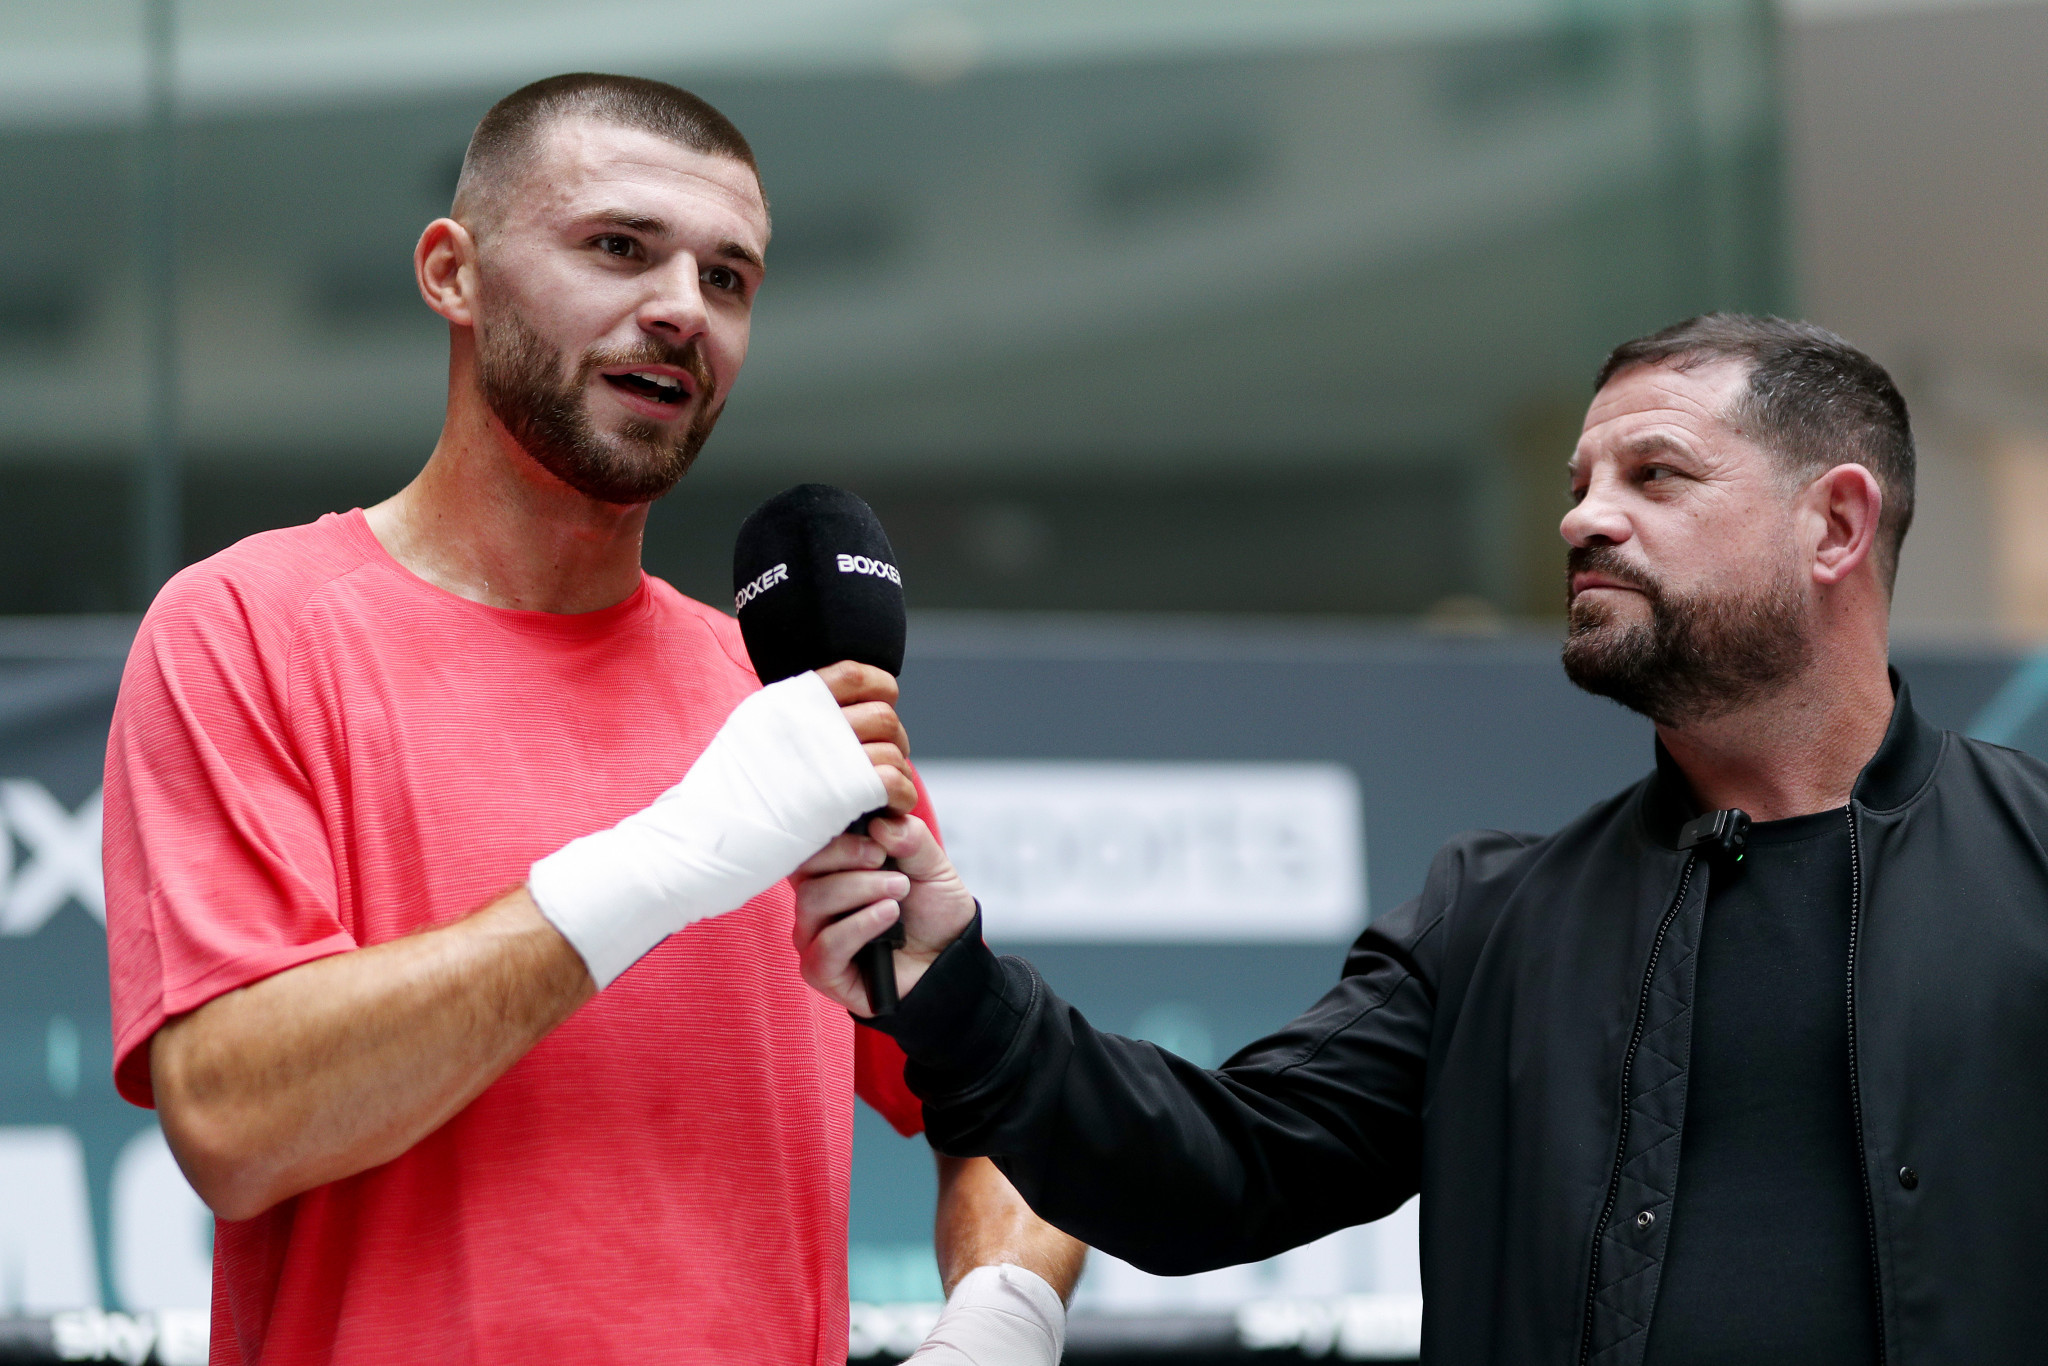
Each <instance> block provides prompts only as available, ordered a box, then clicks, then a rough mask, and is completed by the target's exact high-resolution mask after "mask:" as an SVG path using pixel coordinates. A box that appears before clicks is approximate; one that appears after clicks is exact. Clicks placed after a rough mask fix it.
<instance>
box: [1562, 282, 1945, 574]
mask: <svg viewBox="0 0 2048 1366" xmlns="http://www.w3.org/2000/svg"><path fill="white" fill-rule="evenodd" d="M1721 360H1733V361H1741V362H1744V363H1746V364H1747V365H1748V366H1749V384H1748V386H1747V388H1746V389H1745V390H1744V392H1743V395H1742V397H1741V399H1739V400H1738V401H1737V404H1736V411H1735V412H1733V413H1730V414H1728V417H1729V418H1730V419H1731V420H1733V421H1734V422H1736V423H1738V424H1739V425H1741V426H1742V427H1744V428H1746V429H1748V430H1749V431H1750V432H1751V433H1752V434H1753V435H1754V437H1755V439H1756V441H1757V443H1758V444H1759V445H1761V446H1763V447H1764V448H1765V449H1767V450H1769V451H1770V452H1771V453H1772V454H1773V455H1775V456H1776V457H1777V458H1778V460H1779V461H1780V462H1781V465H1782V468H1783V471H1784V473H1785V475H1786V476H1787V477H1788V479H1790V480H1791V481H1793V482H1795V483H1797V484H1801V485H1803V484H1805V483H1807V482H1809V481H1811V480H1813V479H1815V478H1818V477H1819V476H1820V475H1822V474H1824V473H1826V472H1827V471H1828V470H1831V469H1833V468H1834V467H1835V466H1837V465H1845V464H1855V465H1861V466H1863V467H1864V468H1865V469H1867V470H1869V471H1870V473H1871V475H1872V476H1873V477H1874V478H1875V479H1876V480H1877V486H1878V488H1879V489H1880V490H1881V491H1882V492H1883V494H1884V510H1883V511H1882V512H1881V513H1880V514H1879V516H1878V523H1877V544H1876V546H1875V547H1874V548H1873V550H1874V554H1875V557H1876V560H1877V570H1878V577H1879V580H1880V582H1882V583H1883V584H1884V588H1885V592H1886V593H1890V592H1891V589H1892V583H1893V581H1894V580H1895V579H1896V578H1897V577H1898V573H1899V543H1900V542H1901V541H1903V540H1905V539H1906V529H1907V528H1908V527H1910V526H1912V525H1913V474H1914V466H1915V460H1914V455H1913V424H1912V421H1911V419H1910V418H1909V417H1908V416H1907V414H1906V400H1905V398H1904V396H1903V395H1901V394H1900V393H1899V389H1898V386H1897V385H1895V384H1893V383H1892V377H1891V376H1890V375H1888V374H1886V373H1885V369H1884V367H1883V366H1882V365H1879V364H1878V363H1877V362H1876V361H1874V360H1872V359H1871V358H1870V357H1868V356H1866V355H1864V354H1863V353H1862V352H1861V351H1858V350H1857V349H1856V348H1855V347H1853V346H1851V345H1849V343H1848V342H1846V341H1843V340H1842V339H1841V338H1840V337H1838V336H1836V335H1835V334H1834V333H1832V332H1830V331H1828V330H1827V329H1826V328H1824V327H1816V326H1814V325H1813V324H1812V323H1803V322H1791V321H1788V320H1786V319H1784V318H1759V317H1754V316H1751V315H1749V314H1745V313H1705V314H1701V315H1700V316H1699V317H1696V318H1687V319H1686V320H1685V321H1684V322H1682V323H1674V324H1672V325H1671V326H1670V327H1667V328H1665V329H1664V330H1662V331H1661V332H1652V333H1650V335H1648V336H1646V337H1637V338H1636V339H1635V340H1634V341H1626V342H1623V343H1622V344H1621V345H1620V346H1617V347H1615V348H1614V350H1613V351H1612V352H1610V353H1608V356H1607V363H1606V364H1604V365H1602V366H1601V367H1600V373H1599V374H1598V375H1597V376H1595V377H1594V380H1593V392H1594V393H1596V394H1597V393H1599V392H1600V390H1601V389H1603V388H1605V387H1606V385H1607V381H1609V380H1610V379H1613V378H1614V377H1615V375H1617V374H1619V373H1620V372H1621V371H1623V370H1625V369H1627V368H1628V367H1630V366H1632V365H1663V364H1673V365H1675V367H1676V368H1677V369H1680V370H1688V369H1691V368H1692V367H1693V366H1696V365H1706V364H1709V363H1711V362H1713V361H1721Z"/></svg>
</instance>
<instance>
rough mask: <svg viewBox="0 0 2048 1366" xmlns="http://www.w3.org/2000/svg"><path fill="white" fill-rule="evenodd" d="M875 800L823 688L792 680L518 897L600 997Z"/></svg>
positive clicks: (813, 681) (752, 703) (874, 785)
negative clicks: (535, 909) (669, 940)
mask: <svg viewBox="0 0 2048 1366" xmlns="http://www.w3.org/2000/svg"><path fill="white" fill-rule="evenodd" d="M888 800H889V797H888V793H887V791H886V790H885V789H884V788H883V786H882V779H881V775H879V774H878V773H876V772H875V766H874V764H873V763H872V762H871V761H870V760H869V759H868V756H867V752H866V751H865V750H863V749H862V748H861V743H860V741H859V740H858V739H857V738H855V736H854V733H853V729H852V727H850V726H848V725H847V724H846V718H845V717H844V716H842V715H841V714H840V711H839V703H838V701H837V700H836V699H834V697H833V696H832V690H831V689H830V688H827V687H826V686H825V680H824V679H822V678H820V677H818V676H817V675H816V674H814V673H801V674H798V675H796V676H795V677H794V678H785V679H783V680H782V681H781V682H780V683H776V684H773V685H771V686H769V687H766V688H763V689H761V691H759V692H757V693H755V694H753V695H752V696H750V697H748V698H747V699H746V700H745V701H744V702H741V703H740V704H739V706H738V707H736V708H735V709H734V710H733V713H732V715H731V716H729V717H727V718H726V722H725V724H724V725H723V726H721V727H719V731H718V734H717V735H715V736H713V737H712V738H711V743H710V744H709V745H707V746H706V747H705V749H704V753H703V754H701V755H699V756H698V759H697V762H696V763H694V764H692V765H691V766H690V771H689V772H688V773H686V774H684V775H683V780H682V781H681V782H679V783H677V784H676V785H675V786H674V787H672V788H670V789H669V790H668V791H666V792H664V793H662V794H661V796H659V797H658V798H656V799H655V802H654V805H652V806H650V807H648V808H647V809H646V810H644V811H638V812H635V813H634V814H633V815H630V816H628V817H626V819H624V820H622V821H620V822H619V823H618V824H617V825H615V826H613V827H612V828H611V829H609V830H600V831H598V832H597V833H596V834H594V835H585V836H584V837H583V838H582V839H579V840H572V841H570V842H569V843H568V844H566V845H564V846H563V847H562V848H560V849H558V850H556V851H555V852H554V853H552V854H549V855H548V856H547V857H546V858H544V859H542V860H540V862H538V863H536V864H534V865H533V868H532V870H531V871H530V872H529V873H528V874H527V880H526V888H527V891H528V892H530V893H531V894H532V896H533V900H534V903H535V904H536V905H538V906H539V907H540V911H541V914H542V915H544V916H546V917H547V918H548V920H549V921H551V922H552V923H553V924H554V927H555V928H556V929H558V930H560V931H561V932H562V937H563V938H565V939H567V940H568V941H569V942H570V944H572V945H574V946H575V949H576V952H577V953H579V954H581V955H582V956H583V962H584V964H585V966H587V967H588V968H589V969H590V976H591V978H592V979H593V980H594V981H595V982H596V983H597V985H598V988H599V989H600V990H602V989H603V988H605V987H607V986H610V985H611V983H612V980H613V979H614V978H616V977H617V976H618V975H619V974H620V973H622V972H624V971H625V970H626V969H627V968H629V967H631V966H633V964H634V963H636V962H638V961H639V959H640V956H641V955H642V954H644V953H646V952H647V951H648V950H649V949H651V948H653V947H654V946H655V945H656V944H659V943H660V942H661V941H662V939H663V938H664V937H665V936H667V935H670V934H673V933H675V932H676V931H677V930H680V929H681V928H683V926H685V925H687V924H689V923H690V922H691V921H693V920H702V919H704V918H705V917H706V916H712V915H718V914H721V913H723V912H725V911H730V910H736V909H737V908H739V907H740V906H743V905H745V904H746V903H747V902H748V901H749V900H750V899H752V898H753V897H755V896H758V895H760V894H761V893H762V892H764V891H766V890H767V889H768V888H769V887H772V886H774V885H775V883H776V882H777V881H779V880H780V879H782V878H785V877H788V876H789V875H790V874H791V873H792V872H794V871H796V868H797V865H798V864H800V863H802V862H803V861H804V860H805V859H807V858H809V857H810V856H811V855H813V854H815V853H817V852H818V851H819V850H820V849H822V848H824V847H825V846H826V845H827V844H828V843H830V842H831V840H832V837H833V836H834V835H837V834H839V833H840V832H841V831H842V830H844V829H846V827H847V825H848V824H849V823H851V822H852V821H853V819H854V818H855V817H857V816H859V815H860V814H861V813H863V812H866V811H872V810H874V809H875V808H876V807H878V806H882V805H884V804H885V803H886V802H887V801H888Z"/></svg>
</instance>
